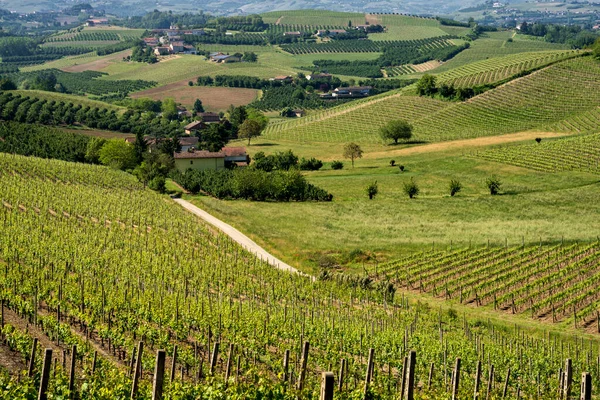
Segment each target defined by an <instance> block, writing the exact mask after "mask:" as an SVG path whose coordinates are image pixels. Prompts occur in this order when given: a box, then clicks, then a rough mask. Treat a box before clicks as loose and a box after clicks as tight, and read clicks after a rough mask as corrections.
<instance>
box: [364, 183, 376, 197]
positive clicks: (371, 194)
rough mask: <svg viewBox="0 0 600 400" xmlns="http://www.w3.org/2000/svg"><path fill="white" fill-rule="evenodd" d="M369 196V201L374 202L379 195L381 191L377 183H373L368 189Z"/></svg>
mask: <svg viewBox="0 0 600 400" xmlns="http://www.w3.org/2000/svg"><path fill="white" fill-rule="evenodd" d="M366 192H367V195H368V196H369V200H373V197H375V196H377V193H379V189H378V188H377V181H375V182H373V183H371V184H370V185H369V186H367V188H366Z"/></svg>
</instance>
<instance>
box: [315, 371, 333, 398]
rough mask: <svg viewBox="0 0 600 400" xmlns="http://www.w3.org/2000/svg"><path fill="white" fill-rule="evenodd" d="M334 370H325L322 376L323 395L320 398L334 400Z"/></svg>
mask: <svg viewBox="0 0 600 400" xmlns="http://www.w3.org/2000/svg"><path fill="white" fill-rule="evenodd" d="M334 381H335V376H334V375H333V372H323V375H322V377H321V396H320V397H319V400H333V387H334V385H335V382H334Z"/></svg>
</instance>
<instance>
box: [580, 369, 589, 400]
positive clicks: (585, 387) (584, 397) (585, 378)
mask: <svg viewBox="0 0 600 400" xmlns="http://www.w3.org/2000/svg"><path fill="white" fill-rule="evenodd" d="M580 400H592V375H590V373H589V372H584V373H583V374H581V397H580Z"/></svg>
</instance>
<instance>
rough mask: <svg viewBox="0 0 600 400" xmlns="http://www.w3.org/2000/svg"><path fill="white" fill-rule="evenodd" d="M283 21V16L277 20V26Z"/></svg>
mask: <svg viewBox="0 0 600 400" xmlns="http://www.w3.org/2000/svg"><path fill="white" fill-rule="evenodd" d="M282 19H283V15H282V16H281V17H279V18H277V21H275V25H280V24H281V20H282Z"/></svg>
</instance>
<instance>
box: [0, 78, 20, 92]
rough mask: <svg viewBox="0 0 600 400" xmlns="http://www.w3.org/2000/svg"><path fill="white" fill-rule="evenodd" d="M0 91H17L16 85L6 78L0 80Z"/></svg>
mask: <svg viewBox="0 0 600 400" xmlns="http://www.w3.org/2000/svg"><path fill="white" fill-rule="evenodd" d="M0 90H17V85H15V83H14V82H13V81H11V80H10V79H8V78H2V79H0Z"/></svg>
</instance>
